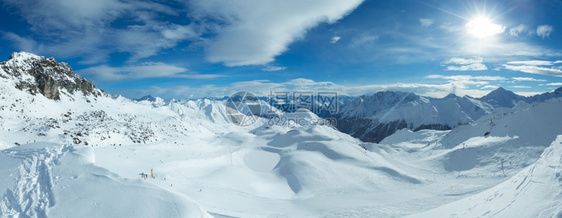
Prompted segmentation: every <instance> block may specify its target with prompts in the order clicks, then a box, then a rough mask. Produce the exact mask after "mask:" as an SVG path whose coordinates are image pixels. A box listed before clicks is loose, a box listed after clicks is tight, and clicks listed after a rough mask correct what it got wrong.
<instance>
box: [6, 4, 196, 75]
mask: <svg viewBox="0 0 562 218" xmlns="http://www.w3.org/2000/svg"><path fill="white" fill-rule="evenodd" d="M4 3H5V4H6V5H8V6H10V7H13V8H14V9H16V10H17V11H18V12H19V14H20V15H21V16H22V17H23V19H24V20H25V21H26V22H27V23H28V24H29V25H30V26H31V28H30V30H31V31H32V33H33V34H36V35H40V36H42V37H41V38H42V39H43V41H41V42H38V41H35V40H32V39H27V38H25V37H22V36H19V35H16V34H15V33H7V32H4V33H3V35H4V38H7V39H8V40H10V41H12V42H13V43H14V46H15V47H16V48H17V49H20V50H24V51H29V52H35V53H40V54H44V53H47V54H50V55H55V56H57V57H64V58H68V57H82V58H83V61H82V63H84V64H96V63H101V62H105V61H106V60H107V58H108V57H109V55H110V54H112V53H117V52H123V53H129V54H131V56H130V61H131V62H135V61H137V60H140V59H143V58H147V57H151V56H153V55H156V54H158V53H159V52H160V51H162V50H163V49H167V48H171V47H174V46H176V45H177V44H178V43H179V42H180V41H182V40H185V39H188V38H193V37H196V36H197V35H198V33H195V30H194V29H190V28H192V27H191V26H180V25H177V24H170V23H169V22H168V21H158V20H157V17H158V16H177V15H178V12H177V10H176V9H173V8H171V7H169V6H166V5H164V4H160V3H156V2H144V1H143V2H129V1H119V0H99V1H92V2H82V1H70V0H50V1H38V0H32V1H31V2H30V1H26V2H22V1H16V0H6V1H4ZM122 18H126V19H131V20H132V21H134V24H132V25H128V26H127V25H125V26H123V27H119V25H114V24H112V22H115V21H117V20H119V19H122Z"/></svg>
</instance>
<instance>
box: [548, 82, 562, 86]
mask: <svg viewBox="0 0 562 218" xmlns="http://www.w3.org/2000/svg"><path fill="white" fill-rule="evenodd" d="M545 85H547V86H562V83H547V84H545Z"/></svg>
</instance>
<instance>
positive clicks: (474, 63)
mask: <svg viewBox="0 0 562 218" xmlns="http://www.w3.org/2000/svg"><path fill="white" fill-rule="evenodd" d="M482 61H483V59H482V58H480V57H479V58H474V59H466V58H450V59H448V60H445V61H444V62H443V64H456V65H450V66H447V69H446V70H448V71H481V70H487V69H488V67H486V65H484V64H482ZM458 65H460V66H458Z"/></svg>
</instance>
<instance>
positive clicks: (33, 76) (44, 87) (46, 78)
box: [0, 52, 105, 100]
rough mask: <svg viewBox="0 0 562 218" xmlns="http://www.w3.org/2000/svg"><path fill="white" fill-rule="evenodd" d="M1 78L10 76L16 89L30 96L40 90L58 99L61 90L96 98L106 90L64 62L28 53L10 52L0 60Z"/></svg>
mask: <svg viewBox="0 0 562 218" xmlns="http://www.w3.org/2000/svg"><path fill="white" fill-rule="evenodd" d="M0 68H1V69H2V70H3V71H4V73H5V75H2V72H0V76H1V77H4V78H9V77H11V78H13V79H14V80H15V81H16V82H15V86H16V88H18V89H20V90H25V91H27V92H29V93H30V94H32V95H36V94H37V93H41V94H42V95H44V96H45V97H46V98H48V99H52V100H60V96H61V94H62V93H61V92H63V93H65V92H66V93H68V94H70V95H73V94H74V93H76V92H82V94H83V95H84V96H88V95H93V96H95V97H98V96H102V95H105V93H104V92H103V91H101V90H99V89H97V88H96V86H94V84H92V83H91V82H90V81H88V80H87V79H85V78H83V77H81V76H79V75H77V74H76V73H74V71H72V68H71V67H70V66H69V65H68V64H67V63H58V62H57V61H56V60H55V59H54V58H45V57H40V56H36V55H33V54H30V53H25V52H18V53H13V54H12V55H11V56H10V59H8V61H5V62H2V63H0Z"/></svg>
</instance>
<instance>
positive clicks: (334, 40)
mask: <svg viewBox="0 0 562 218" xmlns="http://www.w3.org/2000/svg"><path fill="white" fill-rule="evenodd" d="M340 39H341V37H339V36H334V37H332V38H331V39H330V43H332V44H336V42H338V41H340Z"/></svg>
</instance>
